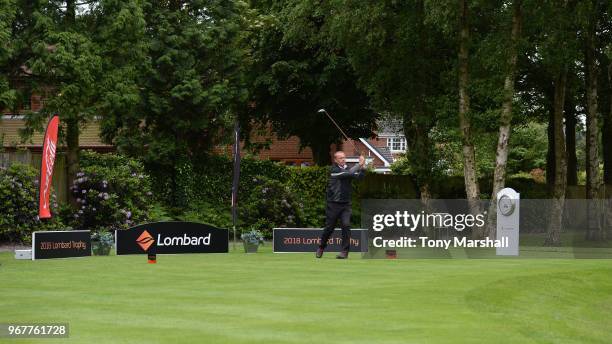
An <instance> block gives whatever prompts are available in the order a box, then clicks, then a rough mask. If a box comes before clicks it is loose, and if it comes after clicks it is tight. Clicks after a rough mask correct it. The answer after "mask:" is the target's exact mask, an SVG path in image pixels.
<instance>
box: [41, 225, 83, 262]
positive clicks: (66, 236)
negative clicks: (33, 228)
mask: <svg viewBox="0 0 612 344" xmlns="http://www.w3.org/2000/svg"><path fill="white" fill-rule="evenodd" d="M87 256H91V236H90V232H89V231H49V232H34V233H32V260H36V259H51V258H70V257H87Z"/></svg>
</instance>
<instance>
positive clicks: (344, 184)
mask: <svg viewBox="0 0 612 344" xmlns="http://www.w3.org/2000/svg"><path fill="white" fill-rule="evenodd" d="M364 171H365V158H364V157H363V155H362V156H360V157H359V164H356V165H355V166H353V167H351V168H348V167H347V166H346V155H345V154H344V152H342V151H338V152H336V153H335V154H334V164H333V165H332V167H331V169H330V175H329V182H328V184H327V207H326V210H325V229H324V230H323V234H322V235H321V244H320V245H319V248H318V249H317V254H316V257H317V258H321V257H322V256H323V251H324V250H325V247H326V246H327V240H329V237H330V236H331V235H332V233H333V232H334V228H336V223H337V222H338V220H340V228H342V251H341V252H340V254H338V255H337V256H336V258H338V259H346V258H348V253H349V249H350V247H351V228H350V226H351V191H352V181H353V179H356V178H359V179H360V178H362V177H363V175H364Z"/></svg>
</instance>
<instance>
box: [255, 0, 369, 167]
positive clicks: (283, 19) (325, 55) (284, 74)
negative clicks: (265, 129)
mask: <svg viewBox="0 0 612 344" xmlns="http://www.w3.org/2000/svg"><path fill="white" fill-rule="evenodd" d="M253 3H254V7H255V8H256V9H257V10H258V11H259V12H260V13H261V14H262V16H261V18H262V20H261V23H262V24H261V25H260V26H259V28H258V30H257V32H256V33H255V35H254V36H255V38H256V39H254V40H253V44H252V52H253V53H252V54H253V61H254V65H253V69H252V70H251V73H250V80H251V81H250V84H251V93H250V101H251V104H253V107H252V108H251V111H250V116H249V119H252V120H255V121H257V122H258V123H259V124H261V125H264V126H265V125H267V124H271V127H272V129H273V130H274V132H276V133H277V134H278V135H279V136H280V137H288V136H292V135H295V136H297V137H298V138H299V139H300V145H301V147H302V148H305V147H309V148H310V149H311V150H312V153H313V157H314V160H315V162H316V163H317V164H319V165H327V164H329V163H330V162H331V155H330V151H329V150H330V146H331V145H332V144H338V143H340V142H342V136H341V134H340V132H339V131H338V129H336V128H335V127H334V126H333V124H332V123H331V122H330V121H329V119H328V118H327V117H326V116H325V115H324V114H322V113H318V112H317V111H318V110H319V109H321V108H324V109H326V110H327V111H328V112H329V113H330V114H331V115H332V116H333V117H334V119H335V120H336V121H337V122H338V124H339V125H340V126H341V127H342V128H343V130H344V131H345V132H346V133H347V135H348V136H349V137H351V138H353V139H358V138H360V137H370V136H372V135H373V133H372V130H373V129H374V127H375V125H376V122H375V120H376V117H377V115H376V114H375V112H374V111H373V110H372V108H371V107H370V100H369V98H368V96H367V94H366V93H365V92H364V91H363V90H362V89H360V88H359V87H358V86H357V77H356V75H355V72H354V70H353V67H352V66H351V64H350V61H349V59H348V57H347V56H346V53H345V51H344V49H342V48H339V47H337V46H335V45H333V44H331V43H330V42H329V37H328V35H327V32H326V31H325V27H324V21H325V13H326V12H325V11H327V10H329V7H328V6H329V4H326V3H321V2H317V1H269V2H266V1H263V2H253ZM315 128H316V129H315ZM347 153H348V154H349V155H352V154H354V152H352V151H348V152H347Z"/></svg>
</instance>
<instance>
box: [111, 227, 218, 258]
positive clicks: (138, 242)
mask: <svg viewBox="0 0 612 344" xmlns="http://www.w3.org/2000/svg"><path fill="white" fill-rule="evenodd" d="M228 239H229V238H228V230H227V229H222V228H217V227H213V226H209V225H206V224H203V223H195V222H180V221H171V222H153V223H146V224H142V225H138V226H135V227H132V228H129V229H125V230H117V231H115V244H116V245H115V249H116V253H117V255H123V254H146V253H148V252H155V253H156V254H177V253H227V252H228V244H229V240H228Z"/></svg>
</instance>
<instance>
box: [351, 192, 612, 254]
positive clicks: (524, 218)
mask: <svg viewBox="0 0 612 344" xmlns="http://www.w3.org/2000/svg"><path fill="white" fill-rule="evenodd" d="M502 191H504V192H501V191H500V193H499V194H498V199H497V200H495V204H493V205H492V204H490V203H489V200H482V201H481V202H480V206H479V210H478V211H477V212H475V213H474V212H472V211H471V210H470V207H469V203H468V201H467V200H465V199H430V200H429V201H428V202H427V203H426V204H424V203H423V202H422V201H421V200H419V199H366V200H363V201H362V204H361V226H362V228H367V230H368V252H367V253H366V254H364V255H363V257H364V258H388V257H389V256H390V253H392V255H393V257H396V258H496V259H497V258H511V259H517V258H529V259H534V258H546V259H548V258H563V259H568V258H598V259H602V258H607V259H610V258H612V241H611V240H609V239H610V238H612V199H600V200H585V199H566V200H563V203H562V204H561V205H560V207H561V211H560V214H559V212H558V211H557V212H555V207H557V206H559V204H558V201H557V200H552V199H520V198H519V197H520V196H519V194H518V193H516V192H514V190H508V189H504V190H502ZM557 209H558V208H557ZM489 211H493V212H494V213H493V214H491V215H490V214H489Z"/></svg>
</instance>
